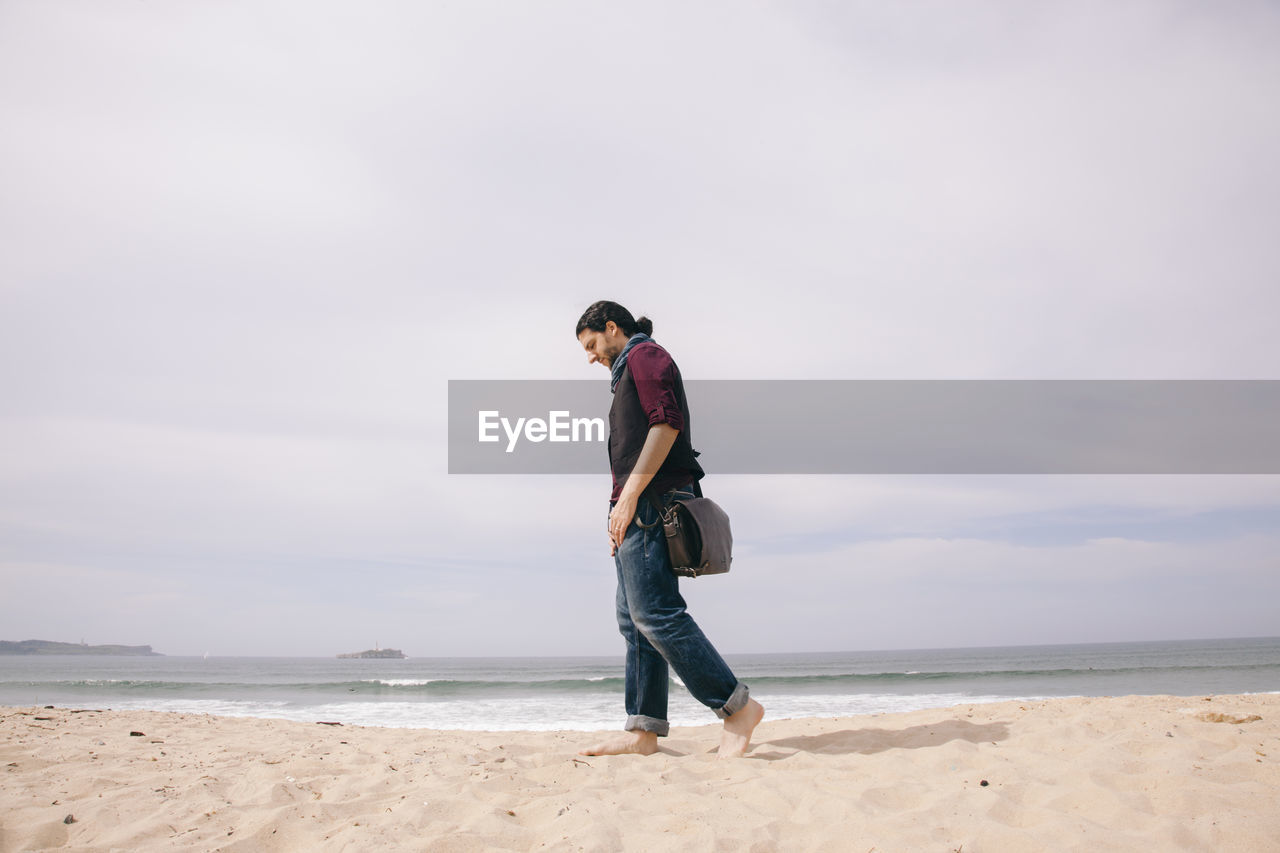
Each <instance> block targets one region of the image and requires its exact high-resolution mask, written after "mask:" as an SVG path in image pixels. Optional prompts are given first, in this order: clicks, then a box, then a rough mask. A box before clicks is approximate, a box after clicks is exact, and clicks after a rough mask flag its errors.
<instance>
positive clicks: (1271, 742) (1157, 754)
mask: <svg viewBox="0 0 1280 853" xmlns="http://www.w3.org/2000/svg"><path fill="white" fill-rule="evenodd" d="M760 698H761V700H762V701H763V702H764V703H765V704H766V707H767V705H768V697H767V696H762V697H760ZM132 732H142V733H143V734H141V735H133V734H131V733H132ZM717 739H718V726H706V727H699V728H676V729H673V730H672V734H671V737H669V738H666V739H664V740H662V741H660V743H661V746H662V751H661V752H660V753H659V754H657V755H654V756H649V757H636V756H617V757H603V758H601V757H592V758H581V757H579V756H577V755H576V751H577V749H579V748H580V747H583V746H586V745H589V744H590V743H592V742H594V741H595V740H597V737H596V736H593V735H592V734H589V733H582V732H500V733H499V732H457V731H452V732H446V731H431V730H424V729H379V728H364V727H358V726H329V725H321V724H317V723H296V722H286V721H280V720H264V719H237V718H228V717H213V716H206V715H200V714H175V713H158V712H142V711H102V712H79V713H73V712H71V711H69V710H65V709H61V708H59V709H52V710H46V709H36V708H0V742H2V745H0V851H11V850H13V851H16V850H42V849H74V850H85V851H90V850H92V851H98V850H101V851H108V850H128V851H133V850H153V849H156V850H158V849H165V850H170V849H194V850H227V851H272V850H308V851H309V850H350V851H364V850H432V851H454V850H458V851H463V850H586V851H614V850H627V851H631V850H635V851H651V850H656V851H664V853H667V852H668V851H677V850H699V851H702V850H724V851H769V850H779V851H793V850H799V851H803V850H830V851H856V853H866V851H871V850H875V851H879V853H890V852H891V851H956V850H963V851H964V853H980V851H989V850H997V851H998V850H1010V851H1035V850H1055V851H1056V850H1089V851H1106V850H1143V851H1167V850H1206V851H1216V852H1217V853H1222V851H1275V850H1280V695H1252V696H1213V697H1203V696H1197V697H1171V696H1154V697H1152V696H1138V697H1121V698H1100V699H1056V700H1051V701H1043V702H1002V703H999V704H985V705H983V704H980V705H960V706H956V707H954V708H949V709H940V710H929V711H916V712H912V713H906V714H881V715H871V716H862V717H848V718H841V719H799V720H769V719H766V720H765V722H764V723H763V724H762V725H761V726H760V728H759V729H758V730H757V733H756V738H755V741H754V743H753V746H752V749H751V751H750V752H749V753H748V755H747V757H745V758H741V759H736V760H726V761H720V760H718V759H717V757H716V755H715V753H714V749H715V746H716V743H717ZM984 782H985V783H986V784H984ZM69 815H70V816H73V817H74V822H66V821H68V820H70V818H68V816H69Z"/></svg>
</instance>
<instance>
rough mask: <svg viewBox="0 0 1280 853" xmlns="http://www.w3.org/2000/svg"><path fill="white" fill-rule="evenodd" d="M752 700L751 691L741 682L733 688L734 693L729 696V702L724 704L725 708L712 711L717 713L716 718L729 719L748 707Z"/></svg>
mask: <svg viewBox="0 0 1280 853" xmlns="http://www.w3.org/2000/svg"><path fill="white" fill-rule="evenodd" d="M750 699H751V691H750V690H748V689H747V685H745V684H743V683H742V682H741V681H739V682H738V686H737V687H735V688H733V693H731V694H730V695H729V701H728V702H725V703H724V707H723V708H712V709H711V710H712V711H715V713H716V716H717V717H719V718H720V719H722V720H724V719H728V718H729V717H732V716H733V715H734V714H736V713H738V712H739V711H741V710H742V709H743V708H745V707H747V701H748V700H750Z"/></svg>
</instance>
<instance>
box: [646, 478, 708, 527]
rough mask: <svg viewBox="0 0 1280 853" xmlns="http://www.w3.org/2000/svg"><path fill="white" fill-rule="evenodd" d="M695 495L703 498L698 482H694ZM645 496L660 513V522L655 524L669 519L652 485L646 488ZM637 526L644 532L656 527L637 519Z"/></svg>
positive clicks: (700, 485)
mask: <svg viewBox="0 0 1280 853" xmlns="http://www.w3.org/2000/svg"><path fill="white" fill-rule="evenodd" d="M693 494H694V496H695V497H699V498H700V497H702V484H701V483H699V482H698V481H697V480H694V481H693ZM644 496H645V497H646V498H648V499H649V503H651V504H653V508H654V509H656V510H657V511H658V520H657V521H656V522H654V524H661V523H662V522H663V521H664V520H665V519H666V517H667V511H666V509H665V508H664V507H663V506H662V502H661V501H659V500H658V494H657V492H655V491H654V490H653V485H652V483H650V485H649V486H647V487H646V488H645V490H644ZM636 524H637V525H639V526H640V528H641V529H642V530H647V529H649V528H650V527H653V526H654V525H653V524H642V523H641V522H640V520H639V519H636Z"/></svg>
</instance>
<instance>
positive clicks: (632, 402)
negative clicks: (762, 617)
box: [576, 301, 764, 758]
mask: <svg viewBox="0 0 1280 853" xmlns="http://www.w3.org/2000/svg"><path fill="white" fill-rule="evenodd" d="M652 331H653V323H652V322H651V321H650V320H649V319H648V318H646V317H641V318H640V319H639V320H636V319H634V318H633V317H632V316H631V312H630V311H628V310H627V309H626V308H623V307H622V306H621V305H619V304H618V303H616V302H604V301H602V302H596V303H595V304H594V305H592V306H591V307H590V308H588V309H587V310H586V311H585V312H584V313H583V315H582V318H581V319H580V320H578V326H577V331H576V334H577V336H578V342H579V343H581V344H582V347H583V349H585V350H586V351H587V361H588V362H589V363H592V364H595V363H597V362H598V363H600V364H602V365H604V366H605V367H606V368H609V370H610V372H611V374H612V376H611V382H610V386H611V389H612V391H613V395H614V397H613V405H612V406H611V407H610V409H609V465H610V468H611V469H612V471H613V495H612V497H611V499H610V506H611V511H610V513H609V543H610V547H609V553H610V555H611V556H613V558H614V563H615V565H616V566H617V570H618V596H617V610H618V629H619V630H620V631H621V632H622V636H623V638H624V639H625V640H626V647H627V656H626V679H625V681H626V709H627V723H626V726H625V729H626V734H624V735H621V736H619V737H617V738H615V739H613V740H609V741H606V742H604V743H601V744H597V745H596V746H594V747H592V748H590V749H584V750H582V752H581V753H580V754H582V755H621V754H639V755H651V754H653V753H654V752H657V751H658V738H659V737H665V736H666V735H667V732H668V730H669V729H670V724H669V723H668V722H667V681H668V677H669V676H668V666H670V667H673V668H674V669H675V671H676V674H677V675H679V676H680V680H681V681H683V682H684V685H685V687H687V688H688V689H689V692H690V693H691V694H692V695H693V697H694V698H695V699H697V700H698V701H699V702H701V703H702V704H704V705H706V706H707V707H708V708H710V709H711V710H712V711H714V712H715V714H716V716H718V717H720V718H721V719H723V720H724V732H723V733H722V734H721V736H720V757H721V758H729V757H734V756H740V755H743V754H744V753H746V751H747V748H748V747H749V746H750V745H751V733H752V732H753V731H754V730H755V727H756V726H757V725H758V724H759V723H760V720H761V719H762V718H763V717H764V708H763V707H761V705H760V703H759V702H757V701H755V700H754V699H752V698H751V697H750V695H749V694H748V690H747V686H746V685H745V684H743V683H742V682H740V681H738V679H737V678H735V677H734V675H733V672H732V671H731V670H730V669H729V666H728V665H727V664H726V663H725V662H724V659H723V658H722V657H720V654H719V652H717V651H716V649H715V647H714V646H712V645H711V643H710V641H709V640H707V638H706V636H705V635H704V634H703V633H702V630H701V629H700V628H699V627H698V625H697V623H696V622H694V621H693V617H691V616H690V615H689V613H688V612H687V610H686V605H685V601H684V597H683V596H681V595H680V589H679V584H678V581H679V579H678V578H677V576H676V574H675V573H674V572H672V571H671V558H670V557H669V556H668V553H667V542H666V537H665V535H664V534H663V530H662V524H661V518H660V516H659V515H658V510H657V508H656V507H654V506H653V503H652V501H650V500H648V499H642V498H644V495H645V492H646V490H650V489H651V492H652V493H653V494H656V495H660V496H661V498H660V501H661V503H662V504H663V506H669V505H670V504H671V501H672V500H674V499H675V498H676V497H677V496H680V497H692V496H693V494H694V492H693V484H694V483H695V482H697V481H698V480H700V479H701V478H702V476H703V471H702V466H700V465H699V464H698V462H697V459H696V457H697V456H698V453H697V451H695V450H694V449H693V446H692V444H691V443H690V440H689V429H688V425H689V407H688V403H687V402H686V400H685V396H684V383H683V382H682V381H681V378H680V371H679V369H678V368H677V367H676V365H675V362H674V361H672V359H671V356H670V355H669V354H668V353H667V351H666V350H665V349H663V348H662V347H661V346H659V345H658V344H657V343H656V342H655V341H654V340H653V338H651V337H650V336H649V335H650V333H651V332H652Z"/></svg>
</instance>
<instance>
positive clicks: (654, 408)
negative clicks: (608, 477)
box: [609, 341, 696, 503]
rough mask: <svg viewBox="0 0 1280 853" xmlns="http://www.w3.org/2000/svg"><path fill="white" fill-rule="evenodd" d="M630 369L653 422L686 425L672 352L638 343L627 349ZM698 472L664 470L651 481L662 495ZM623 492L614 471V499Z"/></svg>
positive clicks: (692, 479)
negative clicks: (678, 395) (678, 394)
mask: <svg viewBox="0 0 1280 853" xmlns="http://www.w3.org/2000/svg"><path fill="white" fill-rule="evenodd" d="M627 370H629V371H631V379H632V381H634V382H635V383H636V393H637V394H638V395H639V397H640V405H641V406H642V407H643V408H644V410H645V413H646V414H647V415H648V416H649V426H653V425H654V424H663V423H665V424H670V425H671V426H673V427H675V428H676V429H677V430H681V429H684V415H683V414H681V412H680V404H679V403H678V402H676V392H675V383H676V377H677V376H679V375H680V369H679V368H678V367H676V363H675V362H674V361H672V359H671V356H670V354H668V353H667V351H666V350H665V349H663V348H662V347H660V346H658V344H657V343H656V342H654V341H645V342H644V343H640V344H636V345H635V346H634V347H632V348H631V352H629V353H627ZM695 477H696V475H695V473H694V472H692V471H681V470H677V471H662V470H659V471H658V473H657V474H654V475H653V479H652V480H650V481H649V488H652V489H653V490H654V491H655V492H656V493H657V494H658V495H659V496H661V495H662V493H663V492H668V491H670V490H672V489H674V488H676V487H677V486H684V485H687V484H689V483H692V482H693V481H694V479H695ZM620 494H622V484H621V483H619V482H618V475H617V474H614V475H613V496H612V497H610V498H609V501H610V502H611V503H612V502H614V501H617V500H618V496H619V495H620Z"/></svg>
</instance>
